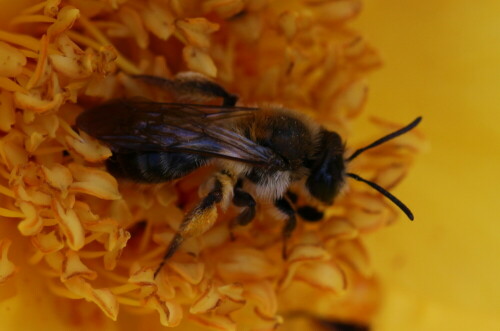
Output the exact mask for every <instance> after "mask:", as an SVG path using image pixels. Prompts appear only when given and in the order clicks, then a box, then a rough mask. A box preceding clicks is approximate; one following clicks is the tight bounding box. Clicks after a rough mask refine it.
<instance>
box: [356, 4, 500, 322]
mask: <svg viewBox="0 0 500 331" xmlns="http://www.w3.org/2000/svg"><path fill="white" fill-rule="evenodd" d="M499 19H500V1H498V0H496V1H495V0H483V1H470V0H439V1H421V0H407V1H401V0H385V1H365V3H364V10H363V12H362V14H361V17H360V18H358V20H357V22H356V24H355V25H356V27H357V28H358V30H360V31H361V33H362V34H363V35H364V36H365V37H366V38H367V39H368V40H369V41H370V42H371V43H372V44H373V45H375V46H376V47H377V48H378V49H379V50H380V54H381V56H382V58H383V60H384V67H383V68H382V69H381V70H379V71H377V72H376V73H375V74H373V75H372V76H371V77H370V88H371V91H370V96H369V99H368V103H367V109H366V113H367V114H373V115H377V116H381V117H384V118H388V119H393V120H395V121H397V122H399V123H407V122H409V121H411V120H412V119H413V118H415V117H416V116H417V115H423V117H424V121H423V122H422V125H421V130H422V131H423V132H424V133H425V134H426V136H427V138H428V139H429V141H430V146H431V147H430V149H429V151H428V152H427V153H426V154H424V155H422V156H421V157H420V158H419V159H418V162H417V164H416V166H415V168H414V169H412V172H411V174H410V176H409V177H408V178H407V179H406V180H405V181H404V182H403V183H402V184H401V185H400V187H398V189H397V190H395V193H396V194H397V196H398V197H399V198H400V199H401V200H403V201H404V202H405V203H407V204H408V205H409V206H410V207H411V208H412V210H413V211H414V213H415V215H416V220H415V221H414V222H413V223H410V222H408V221H406V219H404V217H401V218H400V220H399V222H398V223H397V224H395V225H393V226H392V227H390V228H387V229H383V230H381V231H379V232H377V233H375V234H373V235H370V236H369V237H368V238H367V242H368V246H369V251H370V254H371V256H372V259H373V263H374V268H375V270H376V272H377V273H379V274H380V275H381V278H382V280H383V282H384V285H385V287H386V288H387V290H388V291H387V296H386V298H385V301H384V302H385V304H384V306H383V308H382V311H381V314H380V317H379V319H378V321H377V323H376V326H375V330H419V331H423V330H500V263H499V262H500V258H499V255H500V243H499V242H500V213H499V205H500V194H499V193H498V192H499V191H500V180H499V178H500V21H499Z"/></svg>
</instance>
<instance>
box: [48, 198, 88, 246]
mask: <svg viewBox="0 0 500 331" xmlns="http://www.w3.org/2000/svg"><path fill="white" fill-rule="evenodd" d="M52 209H53V210H54V213H55V214H56V218H57V220H58V222H59V226H60V228H61V231H62V233H63V234H64V236H65V237H66V242H67V244H68V246H69V247H70V248H71V249H72V250H75V251H76V250H79V249H80V248H82V247H83V245H84V244H85V232H84V230H83V227H82V224H81V223H80V220H79V219H78V216H77V215H76V213H75V211H74V210H72V209H67V210H64V209H63V207H62V206H61V204H60V203H59V202H58V201H57V200H53V202H52Z"/></svg>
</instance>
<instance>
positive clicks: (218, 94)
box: [132, 72, 238, 107]
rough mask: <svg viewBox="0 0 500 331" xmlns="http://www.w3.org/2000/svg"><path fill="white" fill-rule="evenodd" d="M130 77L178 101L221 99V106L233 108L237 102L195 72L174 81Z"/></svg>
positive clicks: (180, 75)
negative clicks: (164, 91) (169, 94)
mask: <svg viewBox="0 0 500 331" xmlns="http://www.w3.org/2000/svg"><path fill="white" fill-rule="evenodd" d="M132 77H134V78H136V79H140V80H142V81H143V82H145V83H147V84H150V85H154V86H157V87H159V88H161V89H163V90H166V91H168V92H170V93H172V94H173V96H174V97H175V98H176V99H180V100H191V101H203V100H205V99H214V98H222V99H223V103H222V106H227V107H233V106H234V105H236V102H237V101H238V97H237V96H236V95H234V94H231V93H229V92H228V91H226V90H225V89H224V88H223V87H222V86H220V85H219V84H217V83H215V82H213V81H211V80H210V79H208V78H207V77H205V76H204V75H202V74H199V73H195V72H184V73H181V74H178V75H177V76H176V77H175V78H174V79H168V78H163V77H158V76H150V75H135V76H132Z"/></svg>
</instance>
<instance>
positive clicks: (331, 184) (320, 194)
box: [306, 130, 345, 204]
mask: <svg viewBox="0 0 500 331" xmlns="http://www.w3.org/2000/svg"><path fill="white" fill-rule="evenodd" d="M344 149H345V148H344V145H343V143H342V139H341V138H340V136H339V135H338V134H337V133H336V132H332V131H327V130H323V131H321V132H320V139H319V144H318V146H317V150H316V153H315V154H314V156H313V159H312V160H311V161H309V162H308V165H306V167H307V168H309V169H310V175H309V177H308V178H307V180H306V187H307V189H308V190H309V192H310V193H311V195H312V196H313V197H315V198H316V199H318V200H319V201H321V202H324V203H326V204H332V203H333V200H334V199H335V197H336V196H337V195H338V194H339V192H340V190H341V188H342V186H343V184H344V178H345V160H344Z"/></svg>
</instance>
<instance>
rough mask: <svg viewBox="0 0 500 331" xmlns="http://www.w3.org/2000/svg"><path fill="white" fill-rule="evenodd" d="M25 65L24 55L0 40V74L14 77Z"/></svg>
mask: <svg viewBox="0 0 500 331" xmlns="http://www.w3.org/2000/svg"><path fill="white" fill-rule="evenodd" d="M25 65H26V56H24V54H23V53H21V52H20V51H18V50H17V49H16V48H14V47H12V46H10V45H9V44H6V43H4V42H1V41H0V76H4V77H15V76H17V75H19V74H20V73H21V72H22V70H23V67H24V66H25Z"/></svg>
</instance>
